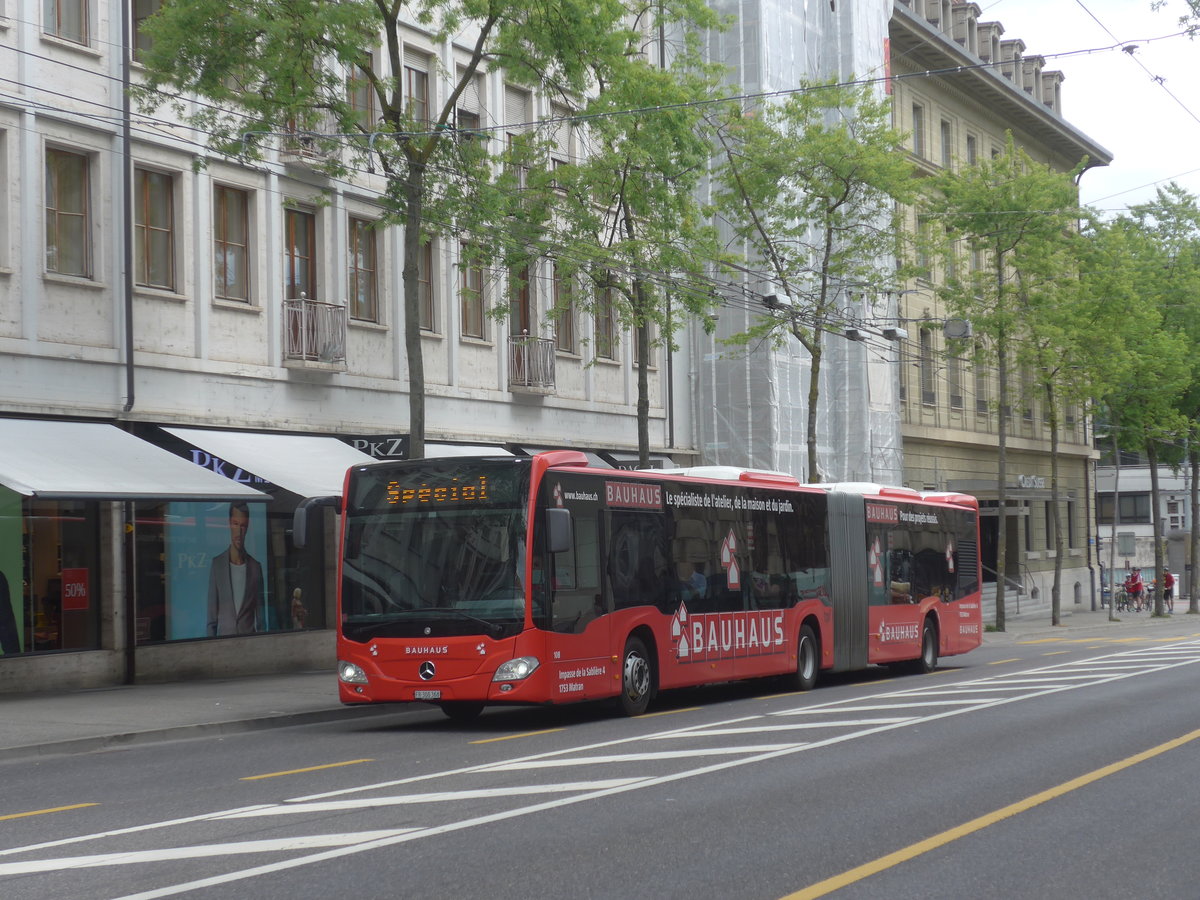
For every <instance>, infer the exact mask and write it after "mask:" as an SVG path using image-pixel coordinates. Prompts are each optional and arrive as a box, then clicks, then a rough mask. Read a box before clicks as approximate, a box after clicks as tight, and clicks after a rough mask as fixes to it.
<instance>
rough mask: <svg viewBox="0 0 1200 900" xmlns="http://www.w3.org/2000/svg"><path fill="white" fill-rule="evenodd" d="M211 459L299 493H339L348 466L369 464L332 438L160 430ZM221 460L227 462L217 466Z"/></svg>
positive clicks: (228, 469)
mask: <svg viewBox="0 0 1200 900" xmlns="http://www.w3.org/2000/svg"><path fill="white" fill-rule="evenodd" d="M163 431H166V432H167V433H168V434H172V435H174V436H175V437H177V438H179V439H180V440H184V441H187V442H188V443H189V444H191V445H192V446H193V447H198V448H199V449H200V450H203V451H204V452H205V453H208V454H209V455H210V456H211V457H213V458H215V460H216V463H215V464H214V463H213V462H212V460H209V464H210V466H213V467H214V468H215V469H216V470H217V471H222V472H225V474H226V475H228V476H229V477H233V476H234V474H235V472H236V470H237V469H241V470H243V472H249V473H253V474H254V475H257V476H258V477H259V478H262V479H264V480H266V481H269V482H270V483H271V484H274V485H277V486H279V487H281V488H283V489H284V490H285V491H291V492H292V493H293V494H298V495H299V496H301V497H338V496H341V493H342V485H343V483H344V482H345V479H346V470H347V469H349V468H351V467H352V466H361V465H364V464H365V463H373V462H377V461H378V460H375V459H373V458H372V457H370V456H368V455H367V454H365V453H362V452H360V451H358V450H355V449H354V448H353V447H351V446H350V445H349V444H346V443H343V442H342V441H340V440H338V439H337V438H334V437H322V436H320V435H309V434H263V433H258V432H249V431H210V430H208V429H205V428H164V429H163ZM221 463H224V464H225V465H223V466H222V465H220V464H221Z"/></svg>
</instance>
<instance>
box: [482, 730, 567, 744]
mask: <svg viewBox="0 0 1200 900" xmlns="http://www.w3.org/2000/svg"><path fill="white" fill-rule="evenodd" d="M565 730H566V729H564V728H547V729H546V730H545V731H526V732H523V733H521V734H506V735H505V736H504V737H498V738H483V740H479V741H471V743H472V744H494V743H496V741H515V740H517V739H518V738H527V737H537V736H538V735H539V734H554V732H556V731H565Z"/></svg>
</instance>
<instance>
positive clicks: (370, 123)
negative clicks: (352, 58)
mask: <svg viewBox="0 0 1200 900" xmlns="http://www.w3.org/2000/svg"><path fill="white" fill-rule="evenodd" d="M373 64H374V61H373V60H372V61H371V62H369V63H368V65H373ZM346 103H347V105H348V106H349V107H350V115H351V118H352V119H353V120H354V124H355V125H357V126H358V127H359V128H361V129H362V130H363V131H365V132H371V131H374V130H375V89H374V88H373V87H371V81H370V79H368V78H367V76H366V75H364V74H363V71H362V70H361V69H359V68H358V67H357V66H355V67H353V68H351V70H350V75H349V77H348V78H347V79H346Z"/></svg>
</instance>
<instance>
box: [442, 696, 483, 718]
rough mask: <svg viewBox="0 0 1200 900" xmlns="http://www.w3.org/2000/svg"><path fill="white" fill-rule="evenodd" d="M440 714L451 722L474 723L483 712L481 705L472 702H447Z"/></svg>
mask: <svg viewBox="0 0 1200 900" xmlns="http://www.w3.org/2000/svg"><path fill="white" fill-rule="evenodd" d="M442 712H444V713H445V714H446V718H448V719H450V720H451V721H453V722H474V721H475V720H476V719H478V718H479V714H480V713H481V712H483V704H482V703H479V702H477V701H472V700H447V701H446V702H445V703H443V704H442Z"/></svg>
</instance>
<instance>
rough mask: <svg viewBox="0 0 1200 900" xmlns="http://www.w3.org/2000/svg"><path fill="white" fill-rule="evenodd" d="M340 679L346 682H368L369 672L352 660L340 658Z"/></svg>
mask: <svg viewBox="0 0 1200 900" xmlns="http://www.w3.org/2000/svg"><path fill="white" fill-rule="evenodd" d="M338 681H342V682H345V683H346V684H366V683H367V673H366V672H364V671H363V670H362V669H361V668H360V667H359V666H356V665H355V664H354V663H352V662H346V661H345V660H338Z"/></svg>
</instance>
